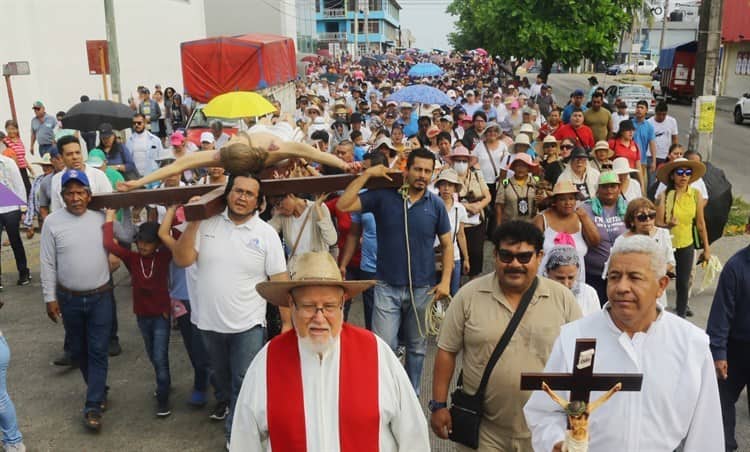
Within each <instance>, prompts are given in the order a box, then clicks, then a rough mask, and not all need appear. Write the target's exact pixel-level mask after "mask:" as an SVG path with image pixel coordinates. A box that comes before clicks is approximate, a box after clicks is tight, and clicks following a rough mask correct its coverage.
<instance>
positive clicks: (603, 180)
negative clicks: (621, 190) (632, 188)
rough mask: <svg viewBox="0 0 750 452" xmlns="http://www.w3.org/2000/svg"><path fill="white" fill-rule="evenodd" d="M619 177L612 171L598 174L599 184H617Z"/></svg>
mask: <svg viewBox="0 0 750 452" xmlns="http://www.w3.org/2000/svg"><path fill="white" fill-rule="evenodd" d="M619 183H620V178H619V177H617V173H615V172H614V171H605V172H603V173H602V174H600V175H599V185H607V184H619Z"/></svg>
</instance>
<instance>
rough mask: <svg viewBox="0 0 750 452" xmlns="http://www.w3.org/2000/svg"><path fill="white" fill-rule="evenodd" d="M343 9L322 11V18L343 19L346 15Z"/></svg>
mask: <svg viewBox="0 0 750 452" xmlns="http://www.w3.org/2000/svg"><path fill="white" fill-rule="evenodd" d="M345 13H346V11H345V10H344V8H326V9H324V10H323V17H325V18H330V17H344V16H345V15H346V14H345Z"/></svg>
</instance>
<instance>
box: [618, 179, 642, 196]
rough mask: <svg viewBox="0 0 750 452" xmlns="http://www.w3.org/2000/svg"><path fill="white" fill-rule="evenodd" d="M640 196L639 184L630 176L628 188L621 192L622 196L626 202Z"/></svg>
mask: <svg viewBox="0 0 750 452" xmlns="http://www.w3.org/2000/svg"><path fill="white" fill-rule="evenodd" d="M641 196H643V191H642V190H641V184H640V183H639V182H638V181H637V180H635V179H633V178H632V177H631V178H630V181H628V188H627V190H625V191H624V192H623V193H622V197H623V198H625V201H626V202H630V201H632V200H634V199H636V198H640V197H641Z"/></svg>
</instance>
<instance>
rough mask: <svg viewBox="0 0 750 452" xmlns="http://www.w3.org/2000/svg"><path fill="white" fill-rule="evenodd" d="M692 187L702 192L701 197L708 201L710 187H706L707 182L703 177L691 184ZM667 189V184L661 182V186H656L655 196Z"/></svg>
mask: <svg viewBox="0 0 750 452" xmlns="http://www.w3.org/2000/svg"><path fill="white" fill-rule="evenodd" d="M690 186H691V187H693V188H694V189H696V190H698V191H699V192H700V194H701V197H702V198H703V199H704V200H706V201H708V189H707V188H706V183H705V182H703V178H700V179H698V180H697V181H695V182H693V183H692V184H690ZM666 190H667V186H666V185H664V184H663V183H661V182H659V186H658V187H656V194H655V195H654V196H655V197H657V198H658V197H659V195H660V194H662V193H664V192H665V191H666Z"/></svg>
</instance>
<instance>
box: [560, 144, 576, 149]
mask: <svg viewBox="0 0 750 452" xmlns="http://www.w3.org/2000/svg"><path fill="white" fill-rule="evenodd" d="M560 149H573V145H570V144H563V145H562V146H560Z"/></svg>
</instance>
